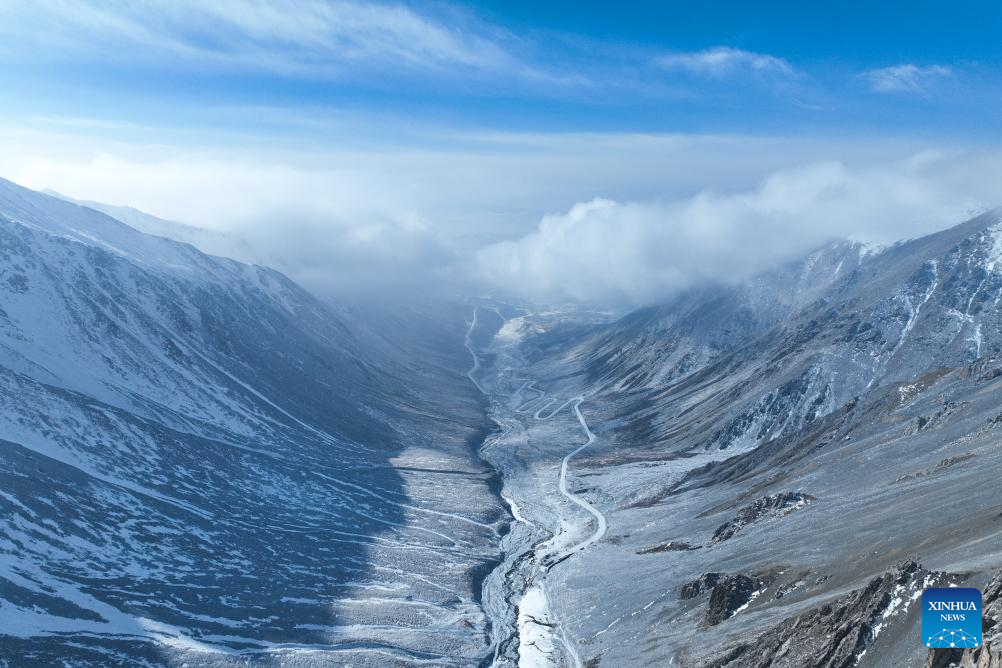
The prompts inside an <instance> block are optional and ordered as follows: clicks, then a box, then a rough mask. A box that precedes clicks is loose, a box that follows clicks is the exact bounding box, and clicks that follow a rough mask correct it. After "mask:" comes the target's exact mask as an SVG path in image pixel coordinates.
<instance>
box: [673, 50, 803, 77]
mask: <svg viewBox="0 0 1002 668" xmlns="http://www.w3.org/2000/svg"><path fill="white" fill-rule="evenodd" d="M656 62H657V64H658V65H659V66H661V67H663V68H665V69H669V70H681V71H686V72H690V73H692V74H698V75H701V76H709V77H723V76H728V75H732V74H736V73H740V72H755V73H758V74H767V75H778V76H790V75H792V74H793V73H794V69H793V66H792V65H790V63H789V62H787V61H786V60H785V59H783V58H779V57H777V56H772V55H769V54H766V53H755V52H754V51H745V50H744V49H735V48H732V47H729V46H717V47H714V48H712V49H705V50H703V51H694V52H689V53H672V54H668V55H665V56H661V57H660V58H658V59H657V61H656Z"/></svg>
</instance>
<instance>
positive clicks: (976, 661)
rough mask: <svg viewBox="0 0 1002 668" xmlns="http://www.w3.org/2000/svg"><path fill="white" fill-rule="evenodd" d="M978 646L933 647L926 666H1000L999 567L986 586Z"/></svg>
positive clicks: (1001, 608)
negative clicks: (981, 641) (979, 644)
mask: <svg viewBox="0 0 1002 668" xmlns="http://www.w3.org/2000/svg"><path fill="white" fill-rule="evenodd" d="M983 594H984V609H983V611H982V629H983V631H982V634H983V635H982V640H983V644H982V646H981V647H978V648H976V649H932V650H929V656H928V658H927V659H926V662H925V668H1002V571H999V572H998V573H996V574H995V577H994V578H992V580H991V582H989V583H988V586H987V587H985V590H984V592H983Z"/></svg>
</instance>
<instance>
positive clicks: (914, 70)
mask: <svg viewBox="0 0 1002 668" xmlns="http://www.w3.org/2000/svg"><path fill="white" fill-rule="evenodd" d="M951 76H953V70H951V69H950V68H949V67H944V66H942V65H929V66H926V67H921V66H919V65H912V64H910V63H908V64H904V65H894V66H892V67H882V68H880V69H875V70H869V71H867V72H864V73H863V78H864V79H866V81H867V82H868V83H869V84H870V88H871V89H872V90H874V91H876V92H878V93H917V94H925V93H927V92H929V89H930V88H931V87H932V86H934V85H935V84H936V83H938V82H940V81H942V80H944V79H946V78H948V77H951Z"/></svg>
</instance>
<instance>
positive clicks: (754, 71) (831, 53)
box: [0, 0, 1002, 139]
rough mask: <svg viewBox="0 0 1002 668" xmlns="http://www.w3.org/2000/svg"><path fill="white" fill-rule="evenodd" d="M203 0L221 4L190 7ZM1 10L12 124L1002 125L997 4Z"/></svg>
mask: <svg viewBox="0 0 1002 668" xmlns="http://www.w3.org/2000/svg"><path fill="white" fill-rule="evenodd" d="M207 4H211V5H213V6H214V7H215V8H216V9H215V10H213V11H208V10H203V9H199V7H200V6H202V5H207ZM825 5H831V6H825ZM262 7H266V8H267V13H266V12H265V11H262V9H261V8H262ZM0 17H2V18H3V21H2V27H0V36H2V38H3V46H2V47H0V59H2V62H3V65H4V75H3V79H4V81H3V83H4V90H5V98H6V104H5V105H4V107H5V110H4V112H3V113H4V115H5V116H6V117H7V118H8V119H15V120H17V119H20V120H22V121H24V120H35V121H37V120H38V119H42V118H44V119H48V120H56V119H58V118H60V117H63V118H65V119H76V120H82V119H89V120H91V121H104V122H107V123H109V124H117V125H118V126H119V129H121V127H124V126H129V125H133V126H137V127H138V126H142V127H146V126H152V127H154V128H156V129H157V130H178V131H186V130H192V129H217V128H218V127H220V126H225V127H229V128H231V129H233V128H240V129H247V130H249V131H252V132H253V133H255V134H259V135H262V136H263V137H268V136H282V135H283V134H284V135H287V136H290V137H291V136H293V135H294V134H295V133H297V132H299V133H306V134H309V133H308V129H309V127H311V125H310V122H311V121H314V120H315V119H316V118H318V117H319V118H324V117H325V116H333V117H338V118H357V117H364V118H372V117H378V119H379V123H374V124H373V126H374V127H377V128H378V130H377V131H374V132H373V134H375V135H377V137H378V136H385V134H384V133H385V132H386V128H387V126H388V125H390V124H391V122H392V123H393V124H400V125H403V124H404V123H408V124H411V125H412V124H414V123H415V122H417V123H420V124H422V125H431V126H434V125H441V126H445V127H448V128H451V129H463V130H491V131H495V130H503V131H513V130H514V131H547V132H554V131H602V132H610V131H611V132H623V131H627V132H703V133H707V132H728V133H735V132H739V133H805V132H810V133H814V134H817V133H823V134H827V135H836V134H840V133H850V134H853V135H857V136H858V135H867V134H873V133H892V134H903V133H904V134H907V133H914V134H918V133H929V132H932V133H934V134H935V135H937V136H944V137H950V138H960V139H974V138H977V137H990V138H993V139H994V138H996V137H997V135H998V131H999V128H998V123H996V122H995V121H996V118H997V114H996V112H995V111H994V106H995V104H996V103H997V102H999V101H1000V100H999V95H998V94H997V93H996V90H997V89H998V85H997V84H998V83H1000V77H999V76H998V67H999V65H1000V61H999V57H998V47H997V35H996V30H995V28H996V27H997V26H998V25H1000V24H1002V23H1000V20H1002V8H1000V6H998V5H996V4H994V3H969V2H954V3H949V4H944V3H930V2H909V3H879V6H878V5H877V3H863V2H852V3H824V5H823V4H822V3H799V2H796V3H795V2H790V3H742V2H706V3H659V2H649V3H641V2H617V3H608V2H577V3H553V2H550V3H546V2H524V1H521V0H516V1H514V2H485V3H475V4H472V5H450V4H445V3H407V4H403V3H399V4H387V3H365V2H340V1H336V2H331V3H327V2H322V1H319V0H317V1H315V2H300V3H295V2H292V3H278V2H265V3H252V2H239V1H233V0H230V1H228V2H220V3H194V2H190V3H189V2H184V1H181V2H162V3H144V2H130V3H125V2H121V3H116V2H104V3H93V4H90V3H83V2H72V1H67V2H51V1H43V2H19V1H18V0H13V2H7V3H4V5H3V8H0ZM206 107H210V108H212V109H215V110H218V114H217V115H207V114H206V113H205V109H206ZM258 107H267V108H269V109H272V110H273V111H276V112H277V111H279V110H280V111H282V112H285V118H290V117H292V116H295V115H302V117H303V118H302V124H301V126H294V125H293V126H290V125H289V124H287V123H284V122H279V123H275V124H274V125H273V126H272V127H268V126H267V124H264V123H258V122H255V119H254V118H251V119H248V118H246V117H241V114H240V113H239V111H240V110H247V109H253V108H258ZM227 112H229V113H227ZM95 125H96V123H95ZM302 126H305V127H302ZM355 136H356V137H357V136H358V135H357V134H355Z"/></svg>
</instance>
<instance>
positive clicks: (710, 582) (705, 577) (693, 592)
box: [678, 573, 724, 601]
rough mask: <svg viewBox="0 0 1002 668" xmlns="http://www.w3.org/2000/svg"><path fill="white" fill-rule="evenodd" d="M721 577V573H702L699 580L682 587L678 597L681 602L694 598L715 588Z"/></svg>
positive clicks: (722, 575)
mask: <svg viewBox="0 0 1002 668" xmlns="http://www.w3.org/2000/svg"><path fill="white" fill-rule="evenodd" d="M722 577H724V574H723V573H703V574H702V575H701V576H699V579H697V580H693V581H692V582H687V583H686V584H684V585H682V588H681V589H679V592H678V597H679V598H680V599H682V600H683V601H687V600H689V599H692V598H696V597H697V596H699V595H700V594H702V593H703V592H705V591H709V590H710V589H713V588H714V587H716V586H717V583H718V582H720V578H722Z"/></svg>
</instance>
